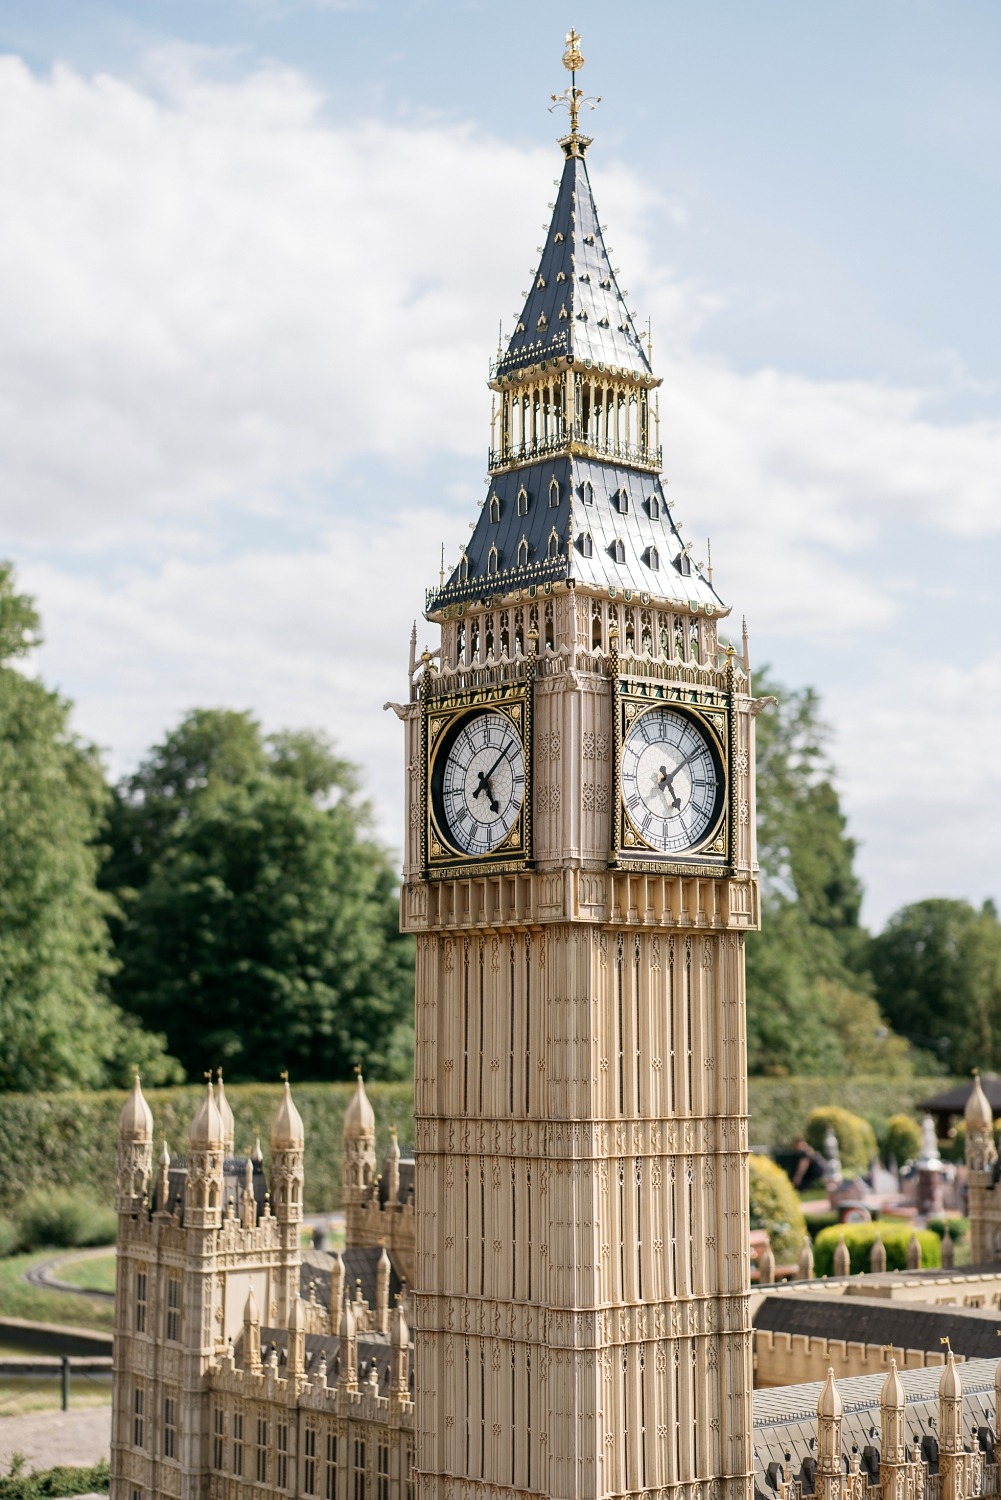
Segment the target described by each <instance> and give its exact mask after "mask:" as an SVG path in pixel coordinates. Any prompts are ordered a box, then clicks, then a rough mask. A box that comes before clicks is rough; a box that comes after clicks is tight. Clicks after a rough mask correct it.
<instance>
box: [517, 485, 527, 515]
mask: <svg viewBox="0 0 1001 1500" xmlns="http://www.w3.org/2000/svg"><path fill="white" fill-rule="evenodd" d="M518 514H519V516H527V515H528V491H527V490H526V488H525V486H524V485H522V486H521V488H520V489H519V491H518Z"/></svg>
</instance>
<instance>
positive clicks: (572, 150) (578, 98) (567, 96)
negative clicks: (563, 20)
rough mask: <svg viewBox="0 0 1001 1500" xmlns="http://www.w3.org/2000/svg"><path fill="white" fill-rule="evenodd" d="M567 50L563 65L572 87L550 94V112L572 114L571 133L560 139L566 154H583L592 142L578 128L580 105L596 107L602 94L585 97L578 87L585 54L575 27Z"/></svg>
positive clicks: (570, 31) (571, 29) (568, 39)
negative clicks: (562, 110)
mask: <svg viewBox="0 0 1001 1500" xmlns="http://www.w3.org/2000/svg"><path fill="white" fill-rule="evenodd" d="M566 42H567V45H566V50H565V51H564V53H563V66H564V67H565V68H566V70H567V72H568V73H569V74H570V87H569V88H568V89H564V90H563V92H562V94H550V96H549V97H550V99H551V100H552V103H551V104H550V106H549V112H550V114H552V112H553V110H554V109H560V108H563V109H565V110H566V111H567V113H568V114H569V116H570V134H569V135H568V136H564V137H563V139H562V140H561V141H560V145H561V146H562V147H563V151H564V154H565V155H566V156H583V155H584V152H585V151H586V150H587V148H588V146H590V144H591V142H590V140H589V139H588V137H587V136H586V135H581V133H580V130H579V129H578V124H579V117H580V107H581V105H582V104H586V105H587V106H588V108H589V109H596V108H597V107H598V105H599V104H600V103H601V98H600V96H599V97H598V98H597V99H587V98H585V97H584V90H583V89H579V88H578V87H577V70H578V69H579V68H582V67H583V66H584V54H583V52H581V50H580V33H579V32H578V31H576V30H575V29H574V28H573V27H571V28H570V30H569V31H568V32H567V37H566Z"/></svg>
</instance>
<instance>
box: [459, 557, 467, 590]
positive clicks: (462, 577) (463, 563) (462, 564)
mask: <svg viewBox="0 0 1001 1500" xmlns="http://www.w3.org/2000/svg"><path fill="white" fill-rule="evenodd" d="M468 579H469V558H468V557H467V556H466V554H465V553H463V554H462V556H461V557H460V558H459V582H460V583H466V582H467V581H468Z"/></svg>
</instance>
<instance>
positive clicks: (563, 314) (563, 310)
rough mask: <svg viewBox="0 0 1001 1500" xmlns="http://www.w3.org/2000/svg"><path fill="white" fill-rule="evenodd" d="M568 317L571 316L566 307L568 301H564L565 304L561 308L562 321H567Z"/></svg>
mask: <svg viewBox="0 0 1001 1500" xmlns="http://www.w3.org/2000/svg"><path fill="white" fill-rule="evenodd" d="M568 317H569V314H568V312H567V309H566V303H564V304H563V306H562V307H561V308H560V321H561V322H566V320H567V318H568Z"/></svg>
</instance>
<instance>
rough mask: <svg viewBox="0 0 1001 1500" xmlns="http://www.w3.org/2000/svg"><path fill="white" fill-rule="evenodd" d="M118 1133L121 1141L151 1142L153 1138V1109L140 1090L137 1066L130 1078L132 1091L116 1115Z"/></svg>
mask: <svg viewBox="0 0 1001 1500" xmlns="http://www.w3.org/2000/svg"><path fill="white" fill-rule="evenodd" d="M118 1135H119V1138H120V1139H121V1140H123V1141H132V1142H136V1143H138V1142H145V1141H149V1142H150V1143H152V1140H153V1111H152V1110H151V1109H150V1107H149V1105H148V1104H147V1102H146V1096H145V1094H144V1093H143V1091H142V1084H141V1083H140V1081H139V1069H138V1068H136V1071H135V1077H134V1078H133V1080H132V1091H131V1093H130V1094H129V1097H128V1099H127V1100H126V1101H125V1106H124V1108H123V1109H122V1112H121V1114H120V1115H119V1116H118Z"/></svg>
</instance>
